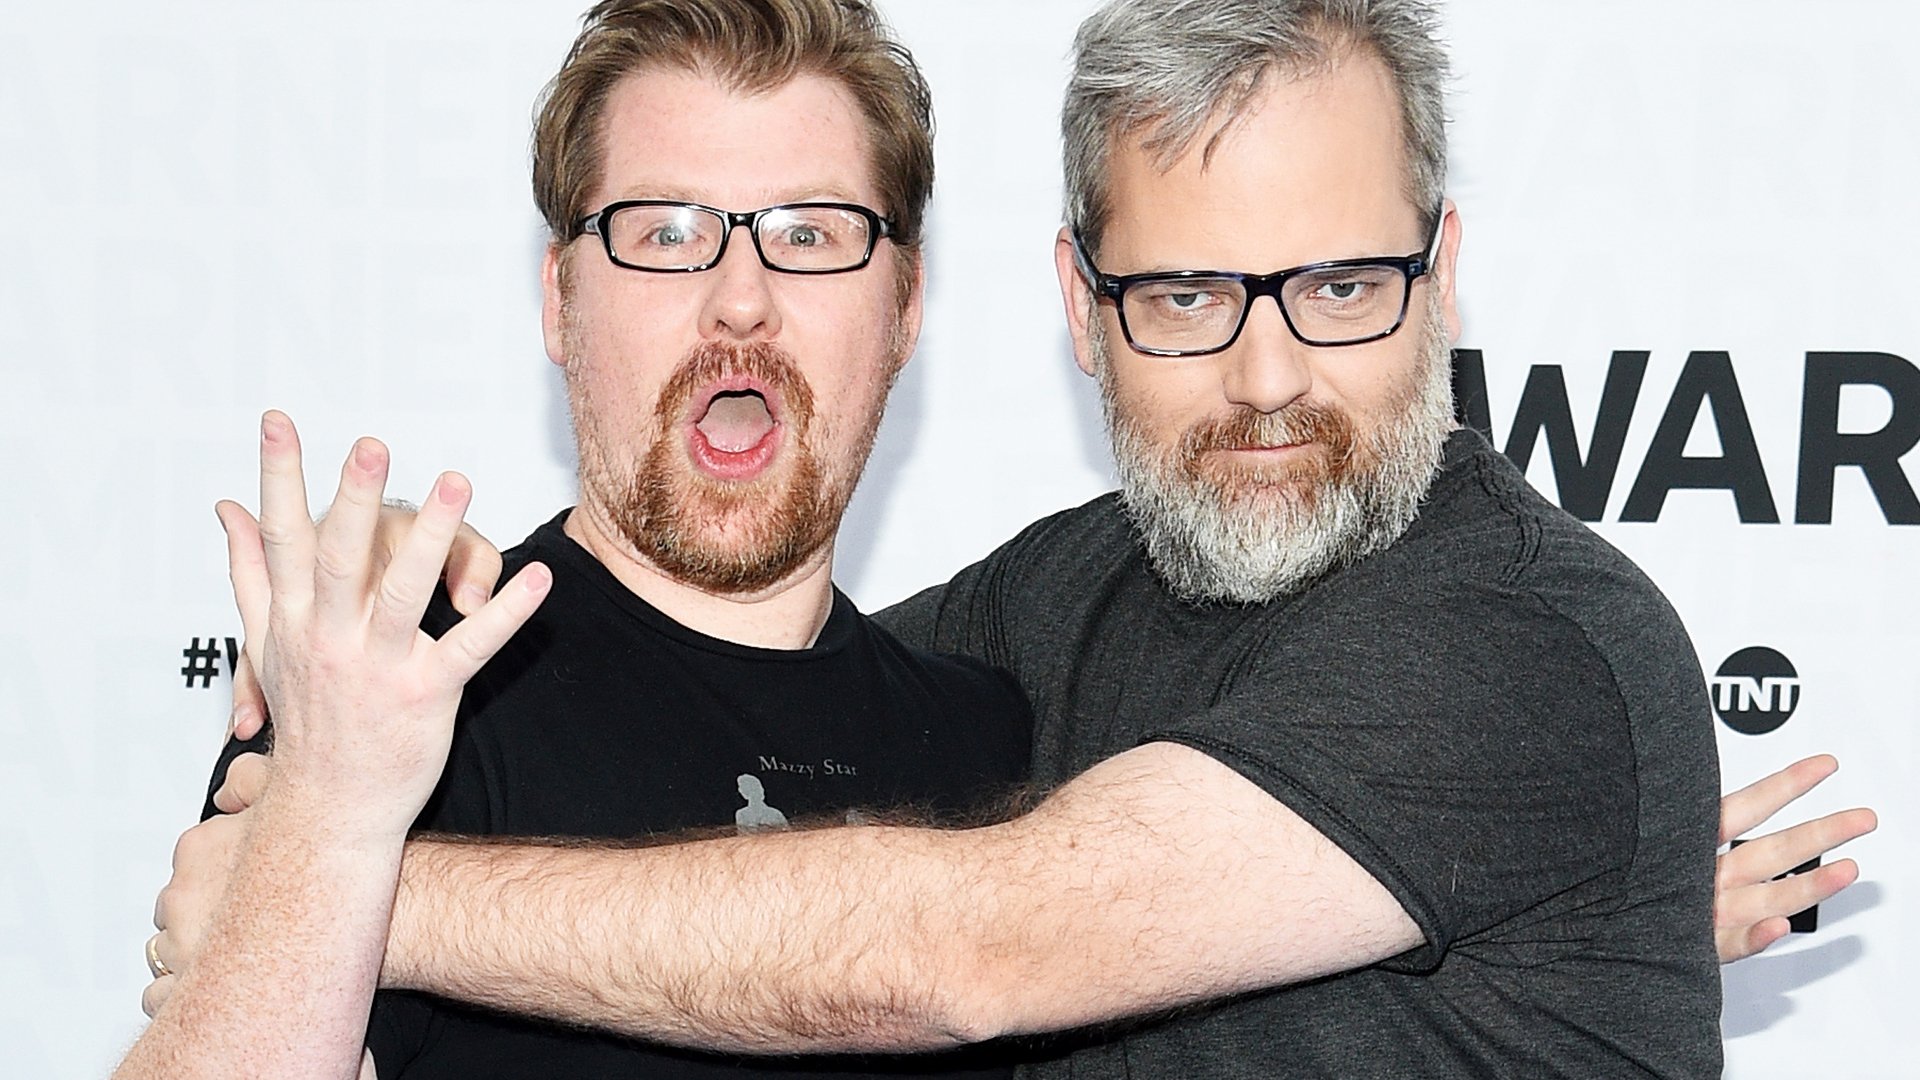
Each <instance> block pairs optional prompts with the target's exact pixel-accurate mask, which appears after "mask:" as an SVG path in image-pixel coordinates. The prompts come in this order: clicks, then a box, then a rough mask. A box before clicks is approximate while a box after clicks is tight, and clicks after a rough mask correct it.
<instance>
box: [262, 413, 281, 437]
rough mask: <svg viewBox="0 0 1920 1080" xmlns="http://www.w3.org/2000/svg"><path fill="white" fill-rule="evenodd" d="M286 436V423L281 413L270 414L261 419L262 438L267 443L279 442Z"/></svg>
mask: <svg viewBox="0 0 1920 1080" xmlns="http://www.w3.org/2000/svg"><path fill="white" fill-rule="evenodd" d="M284 434H286V423H285V421H284V420H282V419H281V417H280V414H279V413H274V412H270V413H267V414H266V415H264V416H262V417H261V418H260V437H261V438H262V439H264V440H266V441H267V442H278V441H280V438H281V436H282V435H284Z"/></svg>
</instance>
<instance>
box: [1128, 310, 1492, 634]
mask: <svg viewBox="0 0 1920 1080" xmlns="http://www.w3.org/2000/svg"><path fill="white" fill-rule="evenodd" d="M1093 325H1094V328H1095V335H1094V341H1093V346H1094V353H1095V361H1096V365H1095V369H1096V370H1097V371H1098V372H1099V373H1100V388H1101V400H1102V404H1103V405H1104V408H1105V413H1106V419H1107V433H1108V437H1109V438H1110V440H1111V442H1112V447H1113V456H1114V463H1115V465H1116V466H1117V467H1118V470H1119V474H1120V483H1121V501H1122V503H1123V504H1124V506H1125V507H1126V511H1127V514H1128V516H1129V517H1130V518H1131V519H1132V522H1133V526H1134V529H1135V531H1136V532H1137V533H1138V534H1139V536H1140V538H1141V541H1142V542H1143V543H1144V545H1145V547H1146V552H1147V560H1148V563H1149V565H1151V567H1152V568H1153V571H1154V573H1155V574H1156V575H1157V576H1158V577H1159V578H1160V579H1161V581H1162V582H1163V583H1164V584H1165V585H1166V587H1167V588H1168V589H1169V590H1170V591H1171V592H1172V593H1173V594H1174V595H1175V596H1177V597H1179V598H1180V599H1182V600H1184V601H1187V602H1189V603H1227V604H1264V603H1268V602H1270V601H1273V600H1277V599H1279V598H1281V597H1283V596H1287V595H1289V594H1292V593H1295V592H1298V591H1300V590H1301V589H1303V588H1305V587H1306V586H1307V585H1309V584H1311V583H1313V582H1314V581H1316V580H1318V579H1319V578H1320V577H1321V576H1322V575H1324V574H1326V573H1327V572H1329V571H1331V570H1334V569H1336V568H1339V567H1343V566H1349V565H1352V564H1353V563H1354V562H1357V561H1358V560H1360V559H1363V558H1365V557H1367V556H1368V555H1371V554H1373V553H1374V552H1377V551H1380V550H1381V549H1383V548H1385V547H1386V546H1387V545H1389V544H1391V543H1393V542H1394V541H1395V540H1397V539H1399V538H1400V535H1401V534H1402V533H1404V532H1406V530H1407V526H1409V525H1411V524H1412V523H1413V519H1414V517H1415V516H1416V515H1417V514H1418V513H1419V511H1420V504H1421V503H1422V502H1423V501H1424V500H1425V499H1426V494H1427V489H1428V488H1429V487H1430V486H1431V485H1432V483H1433V478H1434V475H1435V474H1436V473H1437V472H1438V470H1439V467H1440V459H1441V452H1442V448H1443V447H1444V445H1445V443H1446V439H1447V435H1448V433H1450V432H1451V431H1452V430H1453V428H1454V419H1453V382H1452V365H1451V362H1450V360H1451V347H1450V345H1449V343H1448V341H1447V336H1446V323H1445V320H1444V318H1443V317H1442V312H1441V310H1440V305H1439V302H1438V295H1437V293H1436V294H1435V299H1434V301H1433V302H1432V303H1431V304H1429V307H1428V311H1427V319H1426V324H1425V325H1426V333H1425V336H1424V338H1423V340H1422V341H1421V343H1420V354H1419V356H1418V358H1417V364H1418V366H1417V368H1416V370H1415V371H1414V373H1413V377H1412V378H1411V379H1410V380H1409V381H1408V386H1407V400H1406V403H1405V404H1404V405H1403V406H1402V407H1401V408H1400V409H1399V410H1398V411H1397V412H1396V413H1395V414H1394V415H1393V416H1392V417H1391V418H1390V419H1388V420H1387V421H1386V422H1384V423H1382V424H1381V425H1379V427H1377V428H1376V429H1374V430H1371V431H1365V430H1361V431H1356V433H1355V436H1354V443H1355V444H1354V447H1353V453H1352V455H1351V461H1350V462H1349V463H1348V464H1347V466H1346V467H1344V468H1340V469H1336V470H1335V473H1334V475H1333V476H1332V477H1330V478H1327V479H1325V480H1322V481H1320V482H1318V483H1316V484H1315V485H1314V486H1313V487H1312V488H1311V489H1310V490H1306V491H1302V490H1300V488H1299V485H1297V484H1296V485H1291V486H1287V487H1278V488H1268V489H1265V490H1248V489H1246V488H1245V487H1244V486H1242V487H1239V488H1238V489H1236V488H1235V487H1230V486H1226V485H1223V484H1220V483H1216V482H1214V481H1213V480H1212V479H1210V478H1208V477H1206V476H1203V475H1189V474H1188V472H1187V471H1186V470H1184V469H1183V468H1182V467H1181V462H1180V461H1179V460H1177V458H1178V455H1179V450H1178V448H1177V447H1161V446H1157V445H1155V444H1154V443H1153V442H1152V440H1151V439H1149V438H1148V437H1147V436H1146V434H1145V433H1144V432H1143V431H1142V430H1141V429H1140V427H1139V426H1138V425H1136V424H1135V423H1133V421H1132V418H1131V417H1128V416H1125V415H1122V413H1121V411H1120V408H1119V406H1118V401H1117V395H1116V393H1115V391H1114V388H1113V385H1112V379H1111V377H1110V375H1109V374H1108V372H1109V371H1110V370H1111V369H1110V365H1109V364H1108V363H1107V357H1106V348H1107V343H1106V341H1105V340H1104V335H1103V334H1102V333H1101V332H1100V324H1099V323H1098V322H1097V321H1096V322H1095V323H1094V324H1093ZM1262 422H1263V424H1265V425H1267V427H1266V430H1270V431H1271V432H1272V433H1274V434H1281V433H1284V432H1285V431H1286V430H1287V423H1288V421H1287V418H1286V413H1285V412H1284V411H1283V412H1281V413H1276V414H1273V415H1271V416H1269V417H1266V418H1263V421H1262ZM1276 441H1291V440H1286V439H1278V440H1276Z"/></svg>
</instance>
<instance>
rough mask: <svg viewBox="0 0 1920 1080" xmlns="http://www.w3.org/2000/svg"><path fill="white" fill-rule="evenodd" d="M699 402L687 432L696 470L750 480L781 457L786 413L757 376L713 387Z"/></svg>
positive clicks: (727, 478)
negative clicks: (783, 419)
mask: <svg viewBox="0 0 1920 1080" xmlns="http://www.w3.org/2000/svg"><path fill="white" fill-rule="evenodd" d="M704 400H705V402H706V404H705V405H701V404H700V402H701V401H702V398H701V397H699V396H696V397H695V398H694V405H693V408H692V409H691V410H690V412H689V414H688V420H689V421H690V423H689V424H688V425H687V428H686V433H687V435H686V438H687V453H688V454H689V455H690V456H691V457H692V458H693V463H694V465H695V466H696V467H697V468H699V469H700V470H701V471H702V472H704V473H706V474H707V475H709V476H712V477H715V478H718V479H722V480H750V479H753V478H754V477H756V476H759V475H760V474H761V473H762V472H764V471H766V470H767V469H768V468H769V467H771V466H772V464H773V461H774V459H775V458H776V457H778V456H779V454H780V445H781V437H780V429H781V427H782V423H783V421H782V417H781V411H782V410H781V407H780V401H779V398H778V396H777V395H775V394H774V393H772V392H770V391H769V390H768V388H767V387H766V386H765V385H764V384H762V383H760V382H759V381H758V380H756V379H754V378H753V377H751V376H735V377H731V378H727V379H723V380H720V381H719V382H717V383H714V384H710V387H709V389H708V390H707V392H706V395H705V398H704Z"/></svg>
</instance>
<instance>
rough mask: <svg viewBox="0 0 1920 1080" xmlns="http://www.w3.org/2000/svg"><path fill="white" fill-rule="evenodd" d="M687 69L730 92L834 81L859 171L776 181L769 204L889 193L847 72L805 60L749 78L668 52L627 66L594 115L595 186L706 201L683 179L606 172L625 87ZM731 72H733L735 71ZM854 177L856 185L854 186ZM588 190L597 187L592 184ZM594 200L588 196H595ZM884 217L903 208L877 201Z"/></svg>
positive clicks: (747, 95) (746, 95)
mask: <svg viewBox="0 0 1920 1080" xmlns="http://www.w3.org/2000/svg"><path fill="white" fill-rule="evenodd" d="M658 74H669V75H685V76H688V77H690V78H693V79H697V80H705V81H706V82H708V83H710V84H712V85H714V86H716V87H718V88H720V89H721V90H723V91H724V92H726V93H727V94H728V95H730V96H733V97H738V98H742V99H753V98H768V97H771V96H773V95H775V94H778V93H780V92H781V91H782V90H785V89H787V88H788V87H790V86H793V85H794V84H796V83H799V82H802V81H804V80H815V81H818V82H820V83H821V84H823V85H825V86H827V87H829V88H830V89H831V90H832V91H833V93H834V94H836V95H837V96H838V98H839V100H840V103H841V104H842V105H843V106H844V107H845V108H846V110H847V115H848V116H849V117H850V118H851V119H852V121H853V123H852V130H853V137H854V140H855V145H854V153H855V154H856V155H857V157H858V161H859V165H858V168H859V170H860V175H859V176H852V177H844V178H841V177H827V176H825V175H824V174H822V175H821V176H817V177H812V178H808V179H805V180H802V181H799V182H793V181H789V180H786V179H782V180H779V181H775V182H771V183H769V185H768V186H767V189H766V190H767V193H768V194H767V197H768V198H771V199H772V200H773V202H772V203H768V205H773V203H779V202H797V201H803V200H824V201H829V202H853V203H862V204H864V203H868V202H871V201H873V199H875V198H876V197H877V198H885V191H884V187H885V185H884V184H882V183H881V177H880V175H879V167H878V163H877V162H876V161H875V160H874V154H875V150H876V148H877V141H878V140H877V139H876V138H875V133H874V130H873V127H874V125H873V121H872V118H871V117H869V116H868V115H867V112H866V109H865V108H863V107H862V105H861V103H860V98H859V96H858V95H857V94H855V93H854V92H853V88H852V87H851V86H849V85H848V83H847V81H846V80H845V79H843V78H840V77H838V76H836V75H835V74H834V73H832V72H831V71H827V70H824V69H821V68H817V67H812V66H802V67H799V68H796V69H795V70H793V71H792V72H788V73H785V74H784V75H783V76H782V77H778V78H765V79H748V78H744V77H742V75H741V73H739V72H729V71H727V70H726V69H725V68H724V67H723V66H720V65H719V64H716V63H715V62H714V61H712V60H710V59H702V58H695V57H663V58H660V59H659V60H657V61H656V60H649V61H647V62H646V63H644V64H639V65H636V66H634V67H632V68H629V69H628V70H626V71H624V72H622V73H621V74H620V76H619V77H618V78H616V79H615V80H614V81H613V83H612V85H611V86H610V87H609V88H608V90H607V95H606V98H605V100H604V102H603V104H602V106H601V108H600V109H599V110H598V115H596V116H595V117H594V126H593V131H592V133H591V137H592V139H593V140H594V144H595V149H596V156H597V157H598V158H599V159H600V160H599V170H600V175H599V176H597V177H595V178H594V180H595V183H594V187H595V188H600V189H604V190H605V191H606V192H607V193H608V194H609V195H610V197H611V198H614V199H627V198H658V199H677V200H680V201H685V202H705V201H706V200H705V199H703V198H700V197H699V194H698V193H697V192H694V191H693V190H692V189H690V188H687V187H685V186H683V185H680V184H676V183H670V182H664V181H662V182H642V183H641V184H639V185H636V184H634V183H615V182H614V181H613V179H612V178H611V177H609V176H608V175H607V170H608V161H607V157H608V151H609V150H610V149H611V147H612V141H611V140H612V135H613V114H614V108H613V103H614V100H615V98H617V97H618V96H619V95H620V93H621V90H622V88H623V87H626V86H629V85H631V84H632V83H633V82H635V81H637V80H640V79H644V78H647V77H649V76H652V75H658ZM730 76H731V77H730ZM849 182H852V186H851V187H850V186H849ZM856 187H863V188H865V189H866V191H867V192H868V193H869V194H866V195H862V194H860V193H859V192H858V191H856V190H854V188H856ZM588 190H592V189H591V188H590V189H588ZM591 201H592V200H589V202H591ZM721 209H726V210H752V209H757V207H746V206H730V207H722V208H721ZM874 209H875V210H876V211H878V212H879V213H880V214H881V216H883V217H891V216H893V215H896V214H897V213H898V212H899V211H898V209H897V208H895V207H891V206H888V207H875V208H874Z"/></svg>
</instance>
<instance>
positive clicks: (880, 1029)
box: [384, 827, 972, 1053]
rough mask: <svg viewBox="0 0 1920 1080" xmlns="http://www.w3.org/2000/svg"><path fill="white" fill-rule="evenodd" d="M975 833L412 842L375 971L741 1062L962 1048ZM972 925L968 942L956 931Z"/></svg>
mask: <svg viewBox="0 0 1920 1080" xmlns="http://www.w3.org/2000/svg"><path fill="white" fill-rule="evenodd" d="M970 835H971V834H965V833H942V832H936V831H933V830H924V829H896V828H881V827H861V828H842V829H830V830H821V831H815V832H798V833H791V834H779V835H771V836H769V835H761V836H756V837H753V838H729V839H721V840H710V841H703V842H699V843H692V844H677V845H672V846H668V847H658V848H646V849H633V848H629V849H621V848H602V847H580V846H567V847H541V846H525V845H515V846H509V845H498V844H481V843H465V842H446V841H432V840H427V841H418V842H415V843H412V844H409V845H408V848H407V854H406V859H405V862H404V865H403V869H402V874H401V886H400V893H399V899H398V901H397V904H396V908H395V914H394V923H393V934H392V937H391V942H390V946H389V952H388V957H387V966H386V971H385V974H384V979H385V981H386V983H387V984H388V985H390V986H400V987H406V988H412V989H421V990H427V991H430V992H433V993H437V994H442V995H445V996H449V997H454V998H458V999H461V1000H465V1001H470V1002H474V1003H477V1004H482V1005H488V1006H492V1007H495V1008H500V1009H504V1010H507V1011H511V1012H516V1013H523V1014H532V1015H536V1016H542V1017H547V1018H550V1019H557V1020H563V1021H566V1022H570V1023H579V1024H586V1025H590V1026H594V1027H600V1028H605V1029H608V1030H613V1031H618V1032H621V1033H624V1034H628V1035H634V1036H639V1037H643V1038H649V1039H655V1040H659V1041H663V1042H670V1043H675V1044H679V1045H689V1046H702V1047H711V1048H717V1049H726V1050H732V1051H737V1052H745V1053H794V1052H807V1051H811V1052H821V1051H847V1050H883V1051H884V1050H915V1049H933V1048H939V1047H947V1046H953V1045H956V1044H958V1043H961V1042H964V1041H967V1040H968V1039H969V1038H970V1037H971V1035H972V1033H970V1032H967V1031H964V1030H957V1029H956V1026H955V1020H954V1017H955V1015H956V1009H955V1005H954V1002H953V1000H952V999H951V997H950V995H949V994H948V991H949V990H950V989H951V987H952V984H953V980H954V979H955V978H957V977H961V976H962V974H963V973H962V972H960V971H958V970H955V969H956V967H958V966H959V965H956V964H955V963H953V962H952V959H951V957H952V952H951V950H948V949H943V948H937V947H929V946H928V943H929V942H931V941H937V940H939V936H940V935H941V934H942V929H943V924H944V925H945V926H947V927H949V930H948V934H949V936H951V934H952V932H954V931H956V930H959V928H957V927H952V926H951V924H952V923H953V922H954V920H955V919H956V912H957V911H958V910H959V909H960V908H961V907H962V906H963V902H962V900H961V898H962V897H963V896H965V895H967V894H968V892H969V890H968V889H967V883H966V881H965V880H964V879H963V877H962V876H961V875H960V874H959V872H958V871H957V870H956V867H959V866H963V865H965V864H966V861H967V860H966V859H965V858H964V857H959V856H958V855H957V853H956V852H955V850H954V849H955V848H956V847H959V846H965V845H966V844H967V843H968V838H969V837H970ZM960 932H964V931H960Z"/></svg>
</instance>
